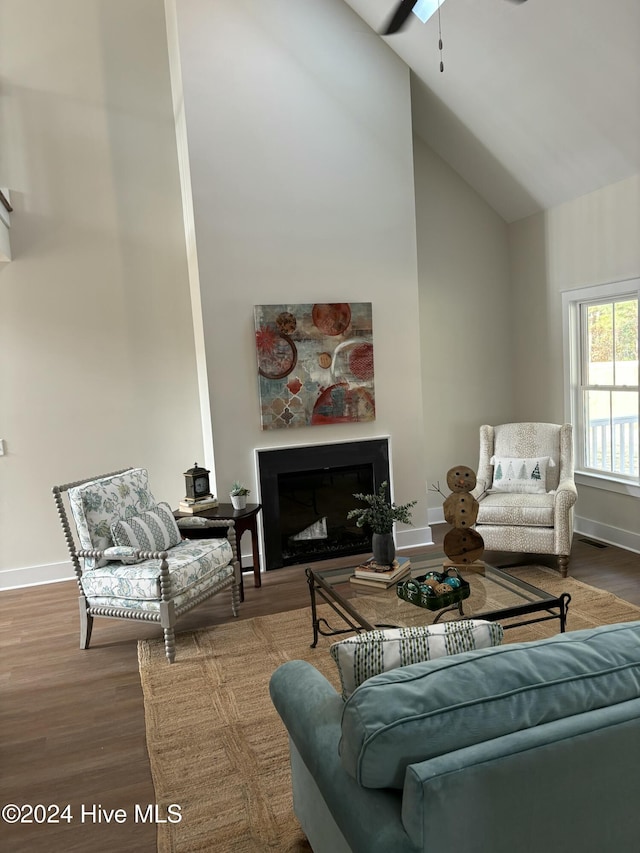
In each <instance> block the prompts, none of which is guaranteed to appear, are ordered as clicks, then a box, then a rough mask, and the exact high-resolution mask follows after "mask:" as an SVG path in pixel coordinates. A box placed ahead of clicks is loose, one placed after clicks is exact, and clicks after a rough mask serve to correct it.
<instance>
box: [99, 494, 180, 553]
mask: <svg viewBox="0 0 640 853" xmlns="http://www.w3.org/2000/svg"><path fill="white" fill-rule="evenodd" d="M111 535H112V536H113V541H114V542H115V544H116V545H128V546H129V547H130V548H139V549H140V550H141V551H166V549H167V548H172V547H173V546H174V545H177V544H178V543H179V542H181V541H182V537H181V535H180V531H179V530H178V525H177V524H176V520H175V518H174V517H173V513H172V512H171V507H170V506H169V504H167V503H159V504H158V505H157V506H154V507H152V508H151V509H150V510H148V511H147V512H142V513H140V515H133V516H131V517H130V518H126V519H125V518H121V519H119V520H118V521H116V522H115V524H113V525H112V527H111Z"/></svg>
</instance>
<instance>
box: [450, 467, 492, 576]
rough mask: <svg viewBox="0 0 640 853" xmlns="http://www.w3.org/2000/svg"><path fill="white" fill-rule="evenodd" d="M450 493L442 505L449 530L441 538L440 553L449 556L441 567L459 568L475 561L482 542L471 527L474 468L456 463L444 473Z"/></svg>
mask: <svg viewBox="0 0 640 853" xmlns="http://www.w3.org/2000/svg"><path fill="white" fill-rule="evenodd" d="M447 485H448V486H449V488H450V489H451V494H450V495H449V497H448V498H447V499H446V500H445V502H444V504H443V510H444V518H445V521H446V522H447V524H450V525H451V526H452V530H449V532H448V533H447V534H446V535H445V537H444V543H443V548H444V553H445V554H446V555H447V557H448V558H449V560H448V562H445V563H444V567H445V568H449V567H450V566H454V567H456V568H461V567H463V566H469V565H470V564H473V563H476V562H478V561H479V560H480V558H481V557H482V554H483V552H484V541H483V539H482V536H480V534H479V533H478V532H477V531H475V530H473V529H472V527H473V525H474V524H475V523H476V519H477V518H478V501H477V500H476V499H475V498H474V497H473V495H472V494H471V492H472V491H473V489H475V487H476V475H475V471H473V470H472V469H471V468H467V466H466V465H457V466H456V467H455V468H451V469H450V470H449V471H448V472H447Z"/></svg>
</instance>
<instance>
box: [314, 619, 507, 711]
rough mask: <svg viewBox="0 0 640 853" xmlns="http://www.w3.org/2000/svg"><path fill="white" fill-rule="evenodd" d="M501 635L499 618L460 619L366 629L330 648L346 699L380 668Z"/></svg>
mask: <svg viewBox="0 0 640 853" xmlns="http://www.w3.org/2000/svg"><path fill="white" fill-rule="evenodd" d="M503 636H504V631H503V629H502V625H500V624H498V622H488V621H487V620H486V619H460V620H458V621H455V622H454V621H451V622H440V623H439V624H437V625H421V626H419V627H416V628H388V629H387V630H385V631H366V632H365V633H362V634H357V635H356V636H355V637H349V638H348V639H346V640H341V641H340V642H339V643H333V645H332V646H330V648H329V652H330V654H331V657H332V658H333V659H334V661H335V662H336V666H337V667H338V673H339V675H340V682H341V684H342V698H343V699H345V700H346V699H348V698H349V696H351V694H352V693H353V691H354V690H355V689H356V687H359V685H360V684H362V682H363V681H366V680H367V679H368V678H372V677H373V676H374V675H378V674H379V673H381V672H388V671H389V670H391V669H397V668H398V667H401V666H408V665H409V664H411V663H418V662H419V661H425V660H434V659H435V658H441V657H445V656H446V655H455V654H457V653H458V652H468V651H471V650H472V649H486V648H489V646H499V645H500V643H501V642H502V638H503Z"/></svg>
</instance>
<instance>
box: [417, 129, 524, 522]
mask: <svg viewBox="0 0 640 853" xmlns="http://www.w3.org/2000/svg"><path fill="white" fill-rule="evenodd" d="M414 162H415V176H416V219H417V229H418V271H419V279H420V334H421V341H422V363H423V368H422V383H423V391H422V394H423V403H424V415H423V417H424V440H425V445H426V454H427V468H426V471H427V476H428V483H429V485H432V484H436V483H437V482H439V483H440V488H441V490H442V491H443V492H444V494H445V495H446V494H448V493H449V490H448V489H447V485H446V473H447V471H448V470H449V468H452V467H453V466H454V465H468V466H469V467H470V468H473V469H474V470H476V469H477V466H478V454H479V428H480V426H481V425H482V424H484V423H492V424H494V423H504V422H505V421H509V420H511V413H512V408H513V393H512V381H513V375H512V359H511V347H512V344H513V340H512V334H511V311H512V302H511V293H510V287H509V264H508V241H507V225H506V224H505V222H504V220H503V219H502V218H501V217H500V216H498V214H497V213H495V211H494V210H492V208H490V207H489V205H488V204H487V203H486V202H485V201H483V200H482V199H481V198H480V196H479V195H478V194H477V193H476V192H475V191H474V190H472V189H471V187H470V186H469V185H468V184H467V183H466V182H465V181H464V180H463V179H462V178H461V177H460V176H459V175H458V174H457V173H456V172H454V171H453V170H452V169H451V168H450V167H449V166H448V165H447V164H446V163H445V162H444V161H443V160H441V159H440V157H438V155H437V154H435V153H434V152H433V151H432V150H431V149H430V148H429V147H428V146H427V145H425V143H424V142H422V140H421V139H419V138H418V137H416V138H415V141H414ZM442 501H443V499H442V495H440V494H438V493H437V492H430V493H429V506H430V507H431V510H430V513H429V517H430V520H431V521H432V522H436V521H441V520H442Z"/></svg>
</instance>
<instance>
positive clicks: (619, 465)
mask: <svg viewBox="0 0 640 853" xmlns="http://www.w3.org/2000/svg"><path fill="white" fill-rule="evenodd" d="M612 431H613V432H612ZM588 441H589V444H588V447H587V453H586V456H587V459H586V460H585V461H586V464H587V466H588V467H589V468H595V469H597V470H599V471H611V472H614V473H616V474H623V475H626V476H629V477H637V476H638V418H637V416H634V415H629V416H627V417H622V418H614V419H613V420H609V418H600V419H599V420H593V421H589V436H588Z"/></svg>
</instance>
